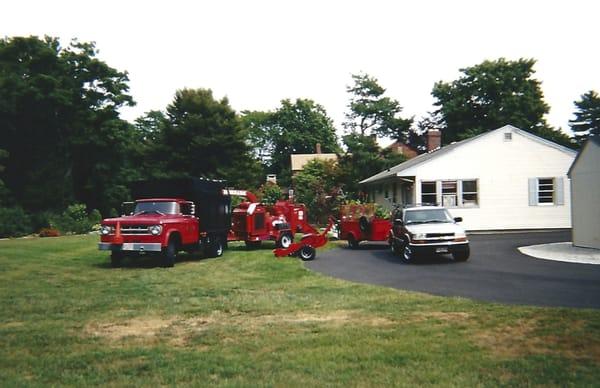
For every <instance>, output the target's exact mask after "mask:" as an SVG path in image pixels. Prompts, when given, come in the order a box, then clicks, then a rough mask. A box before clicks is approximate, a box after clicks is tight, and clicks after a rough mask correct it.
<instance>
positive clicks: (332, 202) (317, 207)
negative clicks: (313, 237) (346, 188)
mask: <svg viewBox="0 0 600 388" xmlns="http://www.w3.org/2000/svg"><path fill="white" fill-rule="evenodd" d="M338 179H339V171H338V165H337V163H336V162H335V161H332V160H318V159H313V160H311V161H309V162H308V163H307V164H306V165H305V166H304V168H303V169H302V171H299V172H298V173H297V174H296V175H294V190H295V196H296V201H298V202H301V203H304V204H305V205H306V207H307V210H308V215H309V217H310V221H311V222H317V223H318V224H321V225H323V224H325V223H327V219H328V217H329V216H330V215H333V214H335V212H336V209H337V207H338V206H339V204H340V201H341V200H342V197H341V196H340V186H339V184H338Z"/></svg>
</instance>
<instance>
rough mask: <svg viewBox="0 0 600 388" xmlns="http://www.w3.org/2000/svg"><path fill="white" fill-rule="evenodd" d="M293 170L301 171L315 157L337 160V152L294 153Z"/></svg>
mask: <svg viewBox="0 0 600 388" xmlns="http://www.w3.org/2000/svg"><path fill="white" fill-rule="evenodd" d="M291 159H292V160H291V162H292V171H300V170H302V169H303V168H304V166H305V165H306V163H308V162H309V161H311V160H313V159H319V160H337V154H292V155H291Z"/></svg>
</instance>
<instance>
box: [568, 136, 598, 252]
mask: <svg viewBox="0 0 600 388" xmlns="http://www.w3.org/2000/svg"><path fill="white" fill-rule="evenodd" d="M571 186H572V190H573V191H572V192H573V198H572V200H573V206H572V210H573V245H576V246H580V247H586V248H597V249H600V146H598V145H597V144H595V143H594V142H588V143H587V144H586V146H585V148H584V149H583V150H582V152H581V155H580V156H579V158H578V159H577V163H576V164H575V166H573V169H572V171H571Z"/></svg>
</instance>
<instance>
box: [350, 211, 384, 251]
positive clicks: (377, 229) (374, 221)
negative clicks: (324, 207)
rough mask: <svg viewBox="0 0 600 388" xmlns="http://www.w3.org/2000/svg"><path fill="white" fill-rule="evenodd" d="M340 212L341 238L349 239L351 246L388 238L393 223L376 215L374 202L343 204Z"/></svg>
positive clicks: (354, 246) (355, 246)
mask: <svg viewBox="0 0 600 388" xmlns="http://www.w3.org/2000/svg"><path fill="white" fill-rule="evenodd" d="M340 214H341V222H340V239H341V240H348V245H349V246H350V248H353V249H354V248H357V247H358V244H360V242H361V241H387V240H388V237H389V233H390V229H391V228H392V223H391V222H390V220H386V219H382V218H378V217H376V216H375V205H374V204H356V205H343V206H342V207H341V208H340Z"/></svg>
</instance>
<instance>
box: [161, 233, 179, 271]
mask: <svg viewBox="0 0 600 388" xmlns="http://www.w3.org/2000/svg"><path fill="white" fill-rule="evenodd" d="M176 258H177V242H176V241H175V239H173V238H172V239H170V240H169V245H167V247H166V248H165V249H164V250H163V267H166V268H167V267H173V266H174V265H175V259H176Z"/></svg>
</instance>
